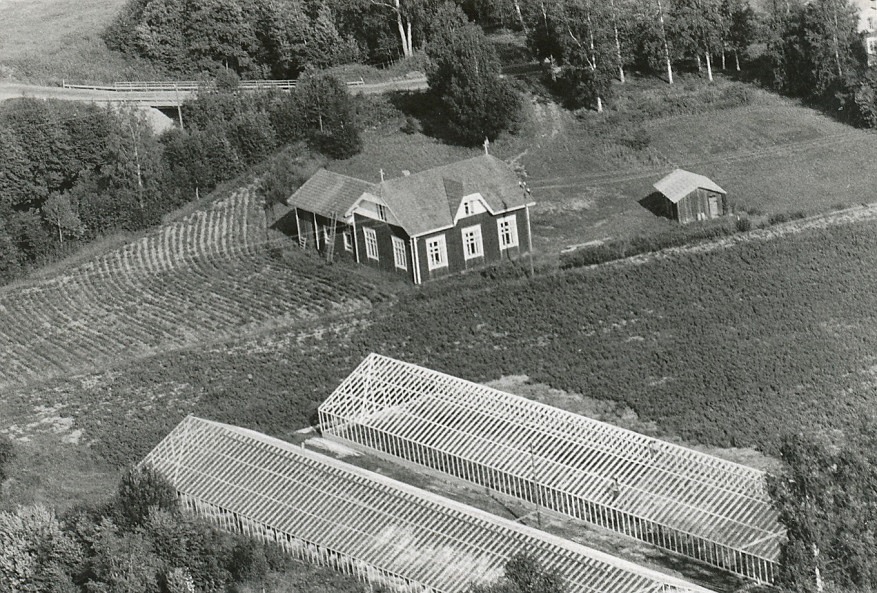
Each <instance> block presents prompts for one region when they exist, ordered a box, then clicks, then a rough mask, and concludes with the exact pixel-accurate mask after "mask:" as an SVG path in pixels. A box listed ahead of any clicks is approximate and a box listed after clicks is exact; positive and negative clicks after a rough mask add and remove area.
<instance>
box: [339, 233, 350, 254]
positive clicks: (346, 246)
mask: <svg viewBox="0 0 877 593" xmlns="http://www.w3.org/2000/svg"><path fill="white" fill-rule="evenodd" d="M341 236H342V237H343V238H344V251H350V252H353V237H352V236H351V235H350V231H344V232H343V233H341Z"/></svg>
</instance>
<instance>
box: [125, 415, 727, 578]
mask: <svg viewBox="0 0 877 593" xmlns="http://www.w3.org/2000/svg"><path fill="white" fill-rule="evenodd" d="M142 463H144V464H150V465H152V466H153V467H155V468H156V469H158V470H159V471H160V472H161V473H162V474H163V475H164V476H166V477H167V478H168V479H169V480H170V482H171V483H172V484H173V486H174V487H175V488H176V489H177V492H178V493H179V496H180V498H181V500H182V502H183V505H184V507H185V508H187V509H189V510H191V511H193V512H194V513H195V514H197V515H199V516H201V517H203V518H206V519H207V520H209V521H211V522H213V523H214V524H216V525H217V526H219V527H221V528H223V529H226V530H229V531H233V532H239V533H243V534H246V535H249V536H253V537H256V538H259V539H262V540H265V541H269V542H275V543H277V544H279V545H280V546H281V547H283V548H284V549H285V550H286V551H287V552H289V553H290V554H293V555H295V556H298V557H300V558H303V559H307V560H310V561H313V562H316V563H319V564H323V565H326V566H330V567H333V568H336V569H339V570H341V571H343V572H346V573H349V574H352V575H355V576H357V577H358V578H360V579H361V580H364V581H366V582H369V583H372V584H380V585H383V586H387V587H389V588H391V589H393V590H396V591H400V592H404V593H415V592H423V593H431V592H436V593H462V592H464V591H466V590H467V589H468V587H469V584H470V583H471V582H473V581H474V582H489V581H492V580H494V579H496V578H498V577H499V576H500V575H501V574H502V570H503V565H504V564H505V562H506V561H507V560H508V559H509V558H510V557H511V556H512V555H514V554H516V553H518V552H529V553H531V554H533V555H534V556H535V557H536V558H537V559H538V560H539V561H540V562H541V563H542V564H543V566H546V567H548V568H550V569H552V570H556V571H558V573H559V574H560V575H561V576H562V578H563V579H564V582H565V584H566V587H567V591H568V592H569V593H598V592H599V593H653V592H654V593H676V592H679V593H682V592H690V593H711V592H710V591H709V590H708V589H704V588H703V587H699V586H697V585H694V584H692V583H688V582H687V581H684V580H681V579H678V578H675V577H672V576H669V575H665V574H663V573H659V572H656V571H653V570H650V569H647V568H644V567H641V566H638V565H636V564H633V563H630V562H627V561H624V560H620V559H618V558H615V557H613V556H610V555H608V554H605V553H603V552H599V551H596V550H592V549H590V548H587V547H584V546H581V545H579V544H576V543H573V542H569V541H567V540H564V539H561V538H558V537H555V536H552V535H549V534H546V533H544V532H541V531H538V530H536V529H532V528H530V527H527V526H525V525H520V524H517V523H514V522H511V521H508V520H505V519H502V518H500V517H496V516H494V515H491V514H490V513H486V512H484V511H481V510H478V509H474V508H471V507H468V506H466V505H463V504H460V503H457V502H454V501H451V500H448V499H445V498H443V497H440V496H438V495H436V494H432V493H429V492H425V491H423V490H420V489H418V488H415V487H413V486H409V485H406V484H402V483H400V482H396V481H395V480H391V479H389V478H386V477H384V476H380V475H378V474H375V473H372V472H369V471H366V470H363V469H360V468H357V467H354V466H351V465H348V464H345V463H343V462H340V461H338V460H335V459H332V458H329V457H326V456H324V455H321V454H318V453H315V452H313V451H310V450H305V449H303V448H301V447H296V446H293V445H291V444H289V443H286V442H284V441H280V440H278V439H274V438H271V437H268V436H266V435H263V434H260V433H258V432H254V431H251V430H246V429H243V428H239V427H235V426H229V425H225V424H220V423H217V422H211V421H208V420H202V419H199V418H195V417H193V416H189V417H188V418H186V419H185V420H183V421H182V422H181V423H180V424H179V425H178V426H177V427H176V428H175V429H174V430H173V431H172V432H171V433H170V434H169V435H168V436H167V437H166V438H165V439H163V440H162V441H161V443H159V444H158V445H157V446H156V447H155V449H154V450H153V451H152V452H150V453H149V455H148V456H147V457H146V458H145V459H144V460H143V462H142Z"/></svg>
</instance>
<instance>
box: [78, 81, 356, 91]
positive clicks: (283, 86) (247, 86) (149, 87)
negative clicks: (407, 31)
mask: <svg viewBox="0 0 877 593" xmlns="http://www.w3.org/2000/svg"><path fill="white" fill-rule="evenodd" d="M295 84H296V81H295V80H242V81H240V83H239V84H238V88H239V89H242V90H246V91H251V90H259V89H278V90H283V91H288V90H291V89H294V88H295ZM364 84H365V81H364V80H363V79H362V78H360V79H359V80H352V81H348V82H347V86H363V85H364ZM62 86H63V87H64V88H65V89H85V90H91V91H113V92H120V93H125V92H129V93H130V92H152V91H157V92H174V91H197V90H198V89H200V88H210V87H212V86H213V83H212V82H201V81H197V80H159V81H132V82H114V83H113V84H111V85H89V84H69V83H68V82H66V81H64V82H62Z"/></svg>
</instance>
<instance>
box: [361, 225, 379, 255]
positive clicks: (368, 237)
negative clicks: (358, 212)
mask: <svg viewBox="0 0 877 593" xmlns="http://www.w3.org/2000/svg"><path fill="white" fill-rule="evenodd" d="M362 234H363V235H364V236H365V254H366V255H367V256H368V258H369V259H374V260H377V259H379V258H378V234H377V233H376V232H375V230H374V229H362Z"/></svg>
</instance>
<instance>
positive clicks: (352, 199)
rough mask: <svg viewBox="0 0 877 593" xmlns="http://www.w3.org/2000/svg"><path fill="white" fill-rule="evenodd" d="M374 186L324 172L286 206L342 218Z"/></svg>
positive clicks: (321, 171)
mask: <svg viewBox="0 0 877 593" xmlns="http://www.w3.org/2000/svg"><path fill="white" fill-rule="evenodd" d="M373 187H374V184H372V183H369V182H368V181H363V180H362V179H356V178H355V177H348V176H347V175H341V174H340V173H333V172H332V171H327V170H326V169H320V170H318V171H317V172H316V173H314V175H313V176H312V177H311V178H310V179H308V180H307V181H305V183H304V185H302V186H301V187H300V188H298V189H297V190H296V191H295V193H294V194H292V195H291V196H290V197H289V198H288V199H287V201H286V203H287V204H289V205H290V206H295V207H296V208H301V209H302V210H307V211H308V212H315V213H317V214H320V215H322V216H341V215H343V214H344V213H345V212H347V210H348V209H350V207H351V206H353V204H354V203H356V201H357V200H358V199H359V197H360V196H361V195H362V194H364V193H365V192H367V191H373V190H372V188H373Z"/></svg>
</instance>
